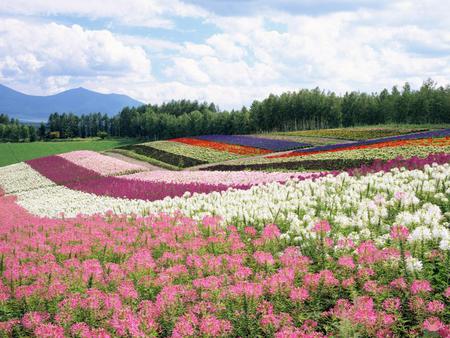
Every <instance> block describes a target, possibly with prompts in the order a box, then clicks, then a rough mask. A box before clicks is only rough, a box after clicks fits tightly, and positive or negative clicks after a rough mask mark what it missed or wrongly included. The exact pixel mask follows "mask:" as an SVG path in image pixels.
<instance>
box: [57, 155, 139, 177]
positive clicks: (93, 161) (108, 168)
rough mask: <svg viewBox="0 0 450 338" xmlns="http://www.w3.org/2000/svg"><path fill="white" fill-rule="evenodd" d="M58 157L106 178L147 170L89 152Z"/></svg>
mask: <svg viewBox="0 0 450 338" xmlns="http://www.w3.org/2000/svg"><path fill="white" fill-rule="evenodd" d="M58 156H60V157H62V158H64V159H66V160H68V161H70V162H72V163H74V164H76V165H78V166H81V167H83V168H86V169H89V170H93V171H95V172H97V173H99V174H101V175H104V176H109V175H121V174H131V173H135V172H139V171H145V170H147V169H146V168H145V167H143V166H140V165H137V164H132V163H128V162H125V161H122V160H119V159H116V158H112V157H109V156H106V155H102V154H99V153H97V152H95V151H89V150H79V151H72V152H69V153H64V154H60V155H58Z"/></svg>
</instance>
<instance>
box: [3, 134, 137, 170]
mask: <svg viewBox="0 0 450 338" xmlns="http://www.w3.org/2000/svg"><path fill="white" fill-rule="evenodd" d="M133 143H137V141H135V140H133V139H109V140H100V139H88V140H83V141H79V140H77V141H56V142H32V143H0V166H5V165H9V164H13V163H17V162H21V161H26V160H31V159H33V158H38V157H43V156H49V155H55V154H61V153H65V152H68V151H74V150H96V151H102V150H107V149H112V148H115V147H120V146H124V145H127V144H133Z"/></svg>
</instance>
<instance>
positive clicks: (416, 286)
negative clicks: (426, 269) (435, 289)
mask: <svg viewBox="0 0 450 338" xmlns="http://www.w3.org/2000/svg"><path fill="white" fill-rule="evenodd" d="M431 290H432V288H431V284H430V282H429V281H427V280H415V281H414V282H412V284H411V293H412V294H413V295H417V294H418V293H420V292H429V291H431Z"/></svg>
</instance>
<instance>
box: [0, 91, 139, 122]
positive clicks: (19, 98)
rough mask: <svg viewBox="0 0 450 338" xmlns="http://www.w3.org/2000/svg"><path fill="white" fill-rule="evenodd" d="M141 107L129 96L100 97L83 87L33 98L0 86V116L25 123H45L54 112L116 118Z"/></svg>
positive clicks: (105, 95) (106, 95)
mask: <svg viewBox="0 0 450 338" xmlns="http://www.w3.org/2000/svg"><path fill="white" fill-rule="evenodd" d="M142 104H143V103H142V102H139V101H137V100H134V99H132V98H131V97H129V96H126V95H120V94H101V93H97V92H94V91H91V90H88V89H85V88H81V87H80V88H75V89H70V90H67V91H64V92H61V93H58V94H55V95H49V96H34V95H27V94H24V93H21V92H18V91H16V90H14V89H11V88H9V87H6V86H4V85H1V84H0V113H6V114H8V115H9V116H10V117H13V118H18V119H20V120H22V121H31V122H37V121H46V120H47V118H48V115H50V114H51V113H54V112H60V113H63V112H72V113H75V114H77V115H81V114H88V113H92V112H100V113H106V114H108V115H114V114H116V113H118V112H119V111H120V110H121V109H122V108H123V107H125V106H139V105H142Z"/></svg>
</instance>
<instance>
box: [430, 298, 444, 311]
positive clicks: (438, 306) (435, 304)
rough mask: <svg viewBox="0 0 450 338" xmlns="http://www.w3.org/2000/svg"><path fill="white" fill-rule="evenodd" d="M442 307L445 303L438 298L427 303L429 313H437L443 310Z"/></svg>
mask: <svg viewBox="0 0 450 338" xmlns="http://www.w3.org/2000/svg"><path fill="white" fill-rule="evenodd" d="M444 309H445V304H444V303H442V302H441V301H439V300H433V301H431V302H428V304H427V311H428V312H430V313H439V312H442V311H444Z"/></svg>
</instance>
